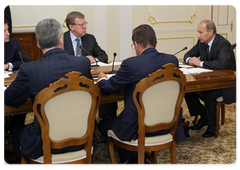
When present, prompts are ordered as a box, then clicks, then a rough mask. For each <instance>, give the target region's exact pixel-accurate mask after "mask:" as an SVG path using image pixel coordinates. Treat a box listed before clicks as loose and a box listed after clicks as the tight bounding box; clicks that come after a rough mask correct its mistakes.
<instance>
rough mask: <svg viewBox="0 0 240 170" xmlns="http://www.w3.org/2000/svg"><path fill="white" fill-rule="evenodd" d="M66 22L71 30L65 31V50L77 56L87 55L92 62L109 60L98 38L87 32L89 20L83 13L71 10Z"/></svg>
mask: <svg viewBox="0 0 240 170" xmlns="http://www.w3.org/2000/svg"><path fill="white" fill-rule="evenodd" d="M66 24H67V27H68V29H69V31H67V32H65V33H64V50H65V51H66V52H67V53H68V54H70V55H74V56H77V57H80V56H86V57H87V58H89V60H90V61H91V63H95V62H96V60H97V61H101V62H104V63H106V62H107V61H108V56H107V54H106V53H105V51H104V50H102V49H101V47H99V45H98V43H97V41H96V38H95V37H94V36H93V35H91V34H87V33H86V30H87V22H86V20H85V16H84V15H83V14H82V13H80V12H77V11H73V12H70V13H69V14H68V15H67V18H66ZM80 46H82V47H83V49H84V50H82V49H81V48H80ZM90 54H91V55H90Z"/></svg>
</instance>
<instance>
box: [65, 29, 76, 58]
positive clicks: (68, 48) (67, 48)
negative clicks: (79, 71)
mask: <svg viewBox="0 0 240 170" xmlns="http://www.w3.org/2000/svg"><path fill="white" fill-rule="evenodd" d="M64 35H65V36H64V51H66V52H67V53H68V54H70V55H74V50H73V46H72V40H71V38H70V31H68V32H66V33H65V34H64Z"/></svg>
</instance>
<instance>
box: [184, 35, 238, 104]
mask: <svg viewBox="0 0 240 170" xmlns="http://www.w3.org/2000/svg"><path fill="white" fill-rule="evenodd" d="M193 56H196V57H199V56H200V60H201V61H204V63H203V67H204V68H211V69H228V70H234V71H236V61H235V55H234V52H233V49H232V45H231V44H230V43H229V41H228V40H226V39H225V38H224V37H222V36H221V35H219V34H216V36H215V39H214V41H213V44H212V47H211V50H210V54H209V60H208V61H206V59H205V43H201V42H200V41H199V40H198V42H197V44H196V45H195V46H194V47H193V48H192V49H191V50H189V51H188V52H187V53H186V54H185V55H184V61H186V59H187V58H188V57H193ZM222 95H223V98H224V101H225V102H226V103H233V102H235V101H236V87H232V88H225V89H222Z"/></svg>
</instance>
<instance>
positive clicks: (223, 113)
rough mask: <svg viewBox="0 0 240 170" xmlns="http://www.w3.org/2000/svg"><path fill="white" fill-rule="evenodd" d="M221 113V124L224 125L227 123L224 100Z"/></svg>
mask: <svg viewBox="0 0 240 170" xmlns="http://www.w3.org/2000/svg"><path fill="white" fill-rule="evenodd" d="M221 113H222V117H221V124H222V125H224V123H225V103H224V102H221Z"/></svg>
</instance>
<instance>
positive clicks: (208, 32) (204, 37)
mask: <svg viewBox="0 0 240 170" xmlns="http://www.w3.org/2000/svg"><path fill="white" fill-rule="evenodd" d="M197 32H198V39H199V40H200V41H201V43H209V42H210V41H211V40H212V39H213V37H214V36H215V34H216V32H217V30H216V26H215V24H214V22H212V21H210V20H203V21H201V22H200V24H199V25H198V28H197Z"/></svg>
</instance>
